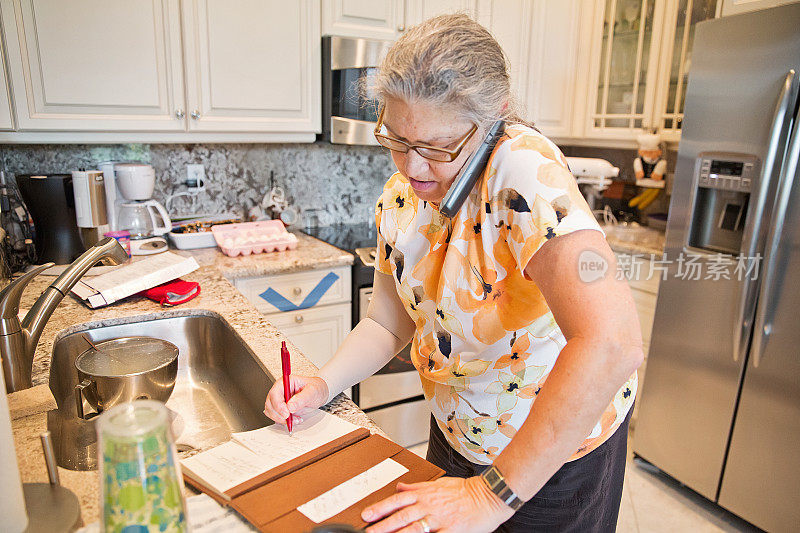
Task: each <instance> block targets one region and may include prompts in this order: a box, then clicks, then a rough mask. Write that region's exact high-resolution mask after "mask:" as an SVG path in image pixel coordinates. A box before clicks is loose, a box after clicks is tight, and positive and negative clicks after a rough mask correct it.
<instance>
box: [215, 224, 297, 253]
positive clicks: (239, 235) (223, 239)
mask: <svg viewBox="0 0 800 533" xmlns="http://www.w3.org/2000/svg"><path fill="white" fill-rule="evenodd" d="M211 232H212V233H213V234H214V239H216V241H217V245H218V246H219V247H220V248H221V249H222V251H223V252H224V253H225V255H229V256H232V257H235V256H237V255H250V254H259V253H262V252H275V251H279V252H280V251H284V250H290V249H294V248H296V247H297V237H296V236H294V235H293V234H291V233H289V232H288V231H286V227H285V226H284V225H283V222H281V221H280V220H264V221H259V222H243V223H240V224H225V225H222V226H213V227H212V228H211Z"/></svg>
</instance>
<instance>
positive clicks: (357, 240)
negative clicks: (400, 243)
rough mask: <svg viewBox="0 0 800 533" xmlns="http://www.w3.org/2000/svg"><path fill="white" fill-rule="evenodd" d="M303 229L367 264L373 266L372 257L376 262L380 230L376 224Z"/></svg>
mask: <svg viewBox="0 0 800 533" xmlns="http://www.w3.org/2000/svg"><path fill="white" fill-rule="evenodd" d="M303 231H304V232H305V233H307V234H308V235H311V236H312V237H316V238H317V239H319V240H321V241H324V242H327V243H328V244H331V245H333V246H336V247H337V248H341V249H342V250H345V251H348V252H350V253H352V254H355V255H356V256H357V257H359V258H360V259H361V260H362V261H363V262H364V263H365V264H366V265H367V266H372V265H371V264H370V261H369V258H370V257H372V260H373V262H374V252H373V250H374V249H375V246H376V245H377V242H378V231H377V230H376V229H375V224H369V223H361V224H337V225H334V226H321V227H319V228H316V229H313V230H303ZM365 249H366V250H365Z"/></svg>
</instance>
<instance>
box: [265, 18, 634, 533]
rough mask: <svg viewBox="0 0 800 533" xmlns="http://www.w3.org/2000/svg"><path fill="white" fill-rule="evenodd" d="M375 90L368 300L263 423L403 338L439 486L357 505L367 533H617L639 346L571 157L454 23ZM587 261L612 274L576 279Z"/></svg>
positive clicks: (357, 372) (499, 59) (486, 37)
mask: <svg viewBox="0 0 800 533" xmlns="http://www.w3.org/2000/svg"><path fill="white" fill-rule="evenodd" d="M373 89H374V90H375V91H376V93H377V95H378V98H379V100H380V101H381V103H382V105H383V109H382V111H381V116H380V119H379V122H378V127H377V128H376V137H377V138H378V140H379V142H380V143H381V144H382V145H384V146H386V147H388V148H389V149H390V150H391V155H392V159H393V161H394V163H395V165H396V166H397V170H398V172H397V173H395V174H394V175H393V176H391V177H390V178H389V180H388V182H387V183H386V185H385V187H384V191H383V194H382V195H381V197H380V199H379V201H378V204H377V208H376V221H377V225H378V230H379V237H378V260H377V265H376V273H375V281H374V293H373V301H372V303H371V304H370V307H369V312H368V316H367V318H366V319H364V320H363V321H361V322H360V323H359V324H358V325H357V326H356V328H354V329H353V331H352V332H351V333H350V334H349V335H348V337H347V338H346V339H345V341H344V343H343V344H342V346H341V347H340V348H339V350H338V351H337V353H336V355H335V356H334V358H333V359H332V360H331V361H330V362H329V363H328V364H326V365H325V366H324V367H323V368H322V369H321V370H320V373H319V375H318V376H317V377H301V376H292V386H293V390H294V391H295V392H296V393H295V395H294V396H293V397H292V398H291V400H290V401H289V402H288V405H287V404H286V403H284V402H283V398H282V390H281V388H280V387H279V386H278V384H276V386H275V387H273V389H272V390H271V391H270V393H269V394H268V398H267V402H266V408H265V413H266V414H267V416H269V417H270V418H272V419H273V420H275V421H276V422H279V423H283V421H284V420H285V419H286V417H288V416H289V415H290V412H291V413H292V415H293V416H295V417H296V418H298V419H299V418H301V417H302V414H303V412H304V411H305V410H306V409H309V408H314V407H318V406H320V405H322V404H324V403H326V402H327V401H329V400H330V399H331V398H332V397H333V396H334V395H335V394H337V393H338V392H340V391H342V390H344V389H345V388H346V387H349V386H350V385H352V384H353V383H356V382H358V381H360V380H362V379H363V378H365V377H367V376H369V375H371V374H372V373H374V372H375V371H377V370H378V369H380V368H381V367H382V366H383V365H384V364H385V363H386V362H387V361H388V360H389V359H390V358H391V357H392V356H393V355H394V354H396V353H397V352H398V351H399V350H400V349H401V348H402V347H403V346H405V344H406V343H407V342H408V341H409V340H411V341H412V350H411V352H412V359H413V362H414V365H415V366H416V368H417V370H418V371H419V373H420V378H421V381H422V385H423V390H424V392H425V397H426V399H427V400H428V402H429V405H430V407H431V411H432V414H433V417H432V423H431V436H430V442H429V450H428V459H429V460H430V461H431V462H433V463H435V464H437V465H438V466H440V467H442V468H443V469H444V470H445V471H446V473H447V476H446V477H443V478H440V479H438V480H436V481H433V482H429V483H419V484H413V485H405V484H402V483H400V484H398V492H397V493H396V494H395V495H394V496H392V497H390V498H387V499H385V500H383V501H382V502H379V503H377V504H375V505H372V506H370V507H369V508H367V509H365V510H364V511H363V514H362V516H363V518H364V519H365V520H366V521H368V522H372V523H373V524H372V525H371V526H370V528H369V531H374V532H379V531H396V530H400V531H415V532H427V531H439V530H447V531H492V530H495V529H497V528H500V529H501V530H509V531H514V530H519V531H530V530H532V529H536V530H539V529H544V530H556V531H567V530H572V531H613V530H614V528H615V524H616V519H617V513H618V509H619V502H620V496H621V492H622V481H623V475H624V468H625V453H626V430H627V423H628V415H629V412H630V409H631V406H632V404H633V400H634V393H635V391H636V384H637V382H636V368H637V367H638V366H639V364H640V363H641V361H642V349H641V345H642V339H641V336H640V333H639V325H638V320H637V318H636V314H635V311H634V306H633V301H632V299H631V296H630V293H629V291H628V288H627V284H626V283H625V282H624V281H620V280H617V279H615V276H614V275H613V273H614V265H615V262H614V255H613V253H612V252H611V250H610V249H609V248H608V245H607V244H606V242H605V239H604V236H603V234H602V232H601V231H600V228H599V226H598V225H597V223H596V222H595V219H594V217H593V216H592V213H591V212H590V210H589V209H588V207H587V205H586V202H585V201H584V199H583V198H582V197H581V195H580V193H579V191H578V189H577V185H576V184H575V180H574V178H573V177H572V175H571V174H570V173H569V171H568V169H567V166H566V160H565V159H564V156H563V155H562V154H561V152H560V151H559V150H558V148H557V147H556V146H555V145H554V144H553V143H552V142H551V141H549V140H548V139H546V138H545V137H544V136H543V135H541V134H540V133H539V132H538V131H536V130H534V129H532V128H530V127H527V126H525V125H524V124H522V123H520V122H521V121H519V120H518V119H516V118H515V115H514V114H513V111H512V110H513V106H512V98H511V92H510V84H509V77H508V73H507V68H506V62H505V57H504V55H503V52H502V50H501V49H500V47H499V45H498V44H497V42H496V41H495V40H494V39H493V38H492V37H491V35H490V34H489V33H488V32H487V31H486V30H485V29H484V28H482V27H481V26H480V25H478V24H477V23H475V22H473V21H472V20H471V19H469V18H468V17H466V16H463V15H450V16H442V17H437V18H434V19H431V20H428V21H426V22H424V23H422V24H421V25H419V26H417V27H414V28H411V29H410V30H409V31H408V32H407V33H406V34H405V35H403V36H402V37H401V38H400V39H399V40H398V41H397V42H396V43H395V44H394V45H393V46H392V48H391V50H390V51H389V52H388V54H387V57H386V59H385V60H384V62H383V64H382V66H381V68H380V72H379V75H378V77H377V80H376V85H375V87H373ZM500 118H502V119H505V120H506V123H507V127H506V129H505V134H504V136H503V137H502V138H501V140H500V142H498V144H497V146H496V148H495V149H494V151H493V153H492V156H491V158H490V160H489V164H488V165H487V169H486V170H485V171H484V174H483V175H482V177H481V180H480V181H479V183H478V185H477V186H476V187H475V189H474V190H473V191H472V193H471V194H470V196H469V197H468V199H467V200H466V202H465V203H464V205H463V206H462V207H461V209H460V210H459V211H458V213H457V214H456V215H455V216H454V217H453V218H452V219H448V218H446V217H444V216H443V215H442V214H441V213H439V211H438V203H439V202H440V201H441V200H442V199H443V197H444V195H445V193H446V192H447V190H448V188H449V187H450V185H451V184H452V183H453V181H454V180H455V177H456V175H457V174H458V172H459V170H460V169H461V168H462V167H463V165H464V163H465V162H466V161H467V159H468V158H469V156H470V155H471V153H472V152H473V151H474V150H475V149H476V147H477V146H478V145H479V143H480V142H481V141H482V139H483V137H484V136H485V134H486V132H487V131H488V129H489V127H490V126H491V125H492V124H493V123H494V122H495V121H496V120H498V119H500ZM589 263H591V264H592V265H594V266H598V265H599V266H600V267H601V270H600V272H603V271H602V266H603V265H605V268H606V269H607V270H605V273H604V275H602V274H601V275H600V276H599V279H594V278H595V277H597V276H592V277H587V276H583V279H584V280H586V281H583V280H582V279H581V277H582V274H586V273H587V272H589V273H595V274H596V271H586V272H584V271H582V270H581V268H582V265H583V266H586V265H587V264H589ZM534 400H535V401H534ZM490 466H491V467H493V468H491V469H489V467H490ZM485 470H486V472H485V473H484V471H485Z"/></svg>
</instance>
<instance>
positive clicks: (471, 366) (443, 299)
mask: <svg viewBox="0 0 800 533" xmlns="http://www.w3.org/2000/svg"><path fill="white" fill-rule="evenodd" d="M375 216H376V223H377V227H378V257H377V261H376V268H378V270H379V271H381V272H383V273H385V274H388V275H391V276H392V277H393V278H394V280H395V285H396V287H397V292H398V294H399V296H400V298H401V300H402V301H403V303H404V306H405V308H406V311H408V314H409V315H410V316H411V318H412V319H413V320H414V323H415V324H416V332H415V334H414V338H413V340H412V349H411V358H412V361H413V363H414V365H415V367H416V368H417V370H418V371H419V373H420V378H421V381H422V387H423V392H424V394H425V397H426V399H427V400H428V402H429V405H430V407H431V410H432V412H433V415H434V418H435V419H436V421H437V423H438V424H439V426H440V428H441V429H442V432H443V433H444V435H445V437H446V438H447V440H448V442H449V443H450V445H451V446H453V448H454V449H455V450H457V451H458V452H460V453H461V454H462V455H463V456H464V457H466V458H467V459H469V460H470V461H473V462H476V463H482V464H488V463H491V462H492V461H493V460H494V458H495V457H497V455H498V454H499V453H500V452H501V451H502V450H503V448H505V446H506V445H507V444H508V443H509V442H510V440H511V439H512V438H513V437H514V435H515V434H516V432H517V429H518V428H519V427H520V426H521V425H522V424H523V423H524V421H525V419H526V418H527V416H528V413H529V412H530V411H531V409H532V408H533V406H534V404H535V400H536V396H537V394H538V393H539V390H540V389H541V387H542V385H543V384H544V382H545V381H546V379H547V376H548V375H549V374H550V371H551V370H552V368H553V365H554V364H555V362H556V359H557V358H558V354H559V352H560V351H561V349H562V348H563V347H564V346H565V345H566V339H564V336H563V334H562V333H561V330H560V329H559V327H558V324H556V322H555V320H554V318H553V315H552V313H551V312H550V309H549V307H548V306H547V302H546V301H545V299H544V296H543V295H542V293H541V292H540V291H539V288H538V287H537V286H536V284H535V283H534V282H533V281H531V280H530V279H528V278H527V277H526V275H525V273H524V270H525V267H526V266H527V264H528V262H529V261H530V260H531V258H532V257H533V256H534V254H535V253H536V251H537V250H538V249H539V248H540V247H541V246H542V245H543V244H544V243H545V242H547V240H549V239H551V238H553V237H556V236H558V235H564V234H567V233H570V232H572V231H577V230H580V229H596V230H600V228H599V226H598V225H597V222H596V221H595V219H594V217H593V216H592V213H591V211H590V210H589V208H588V206H587V205H586V202H585V201H584V199H583V197H582V196H581V194H580V191H579V190H578V187H577V184H576V183H575V179H574V178H573V176H572V174H571V173H570V172H569V170H568V168H567V162H566V159H565V158H564V155H563V154H562V153H561V151H560V150H559V149H558V147H556V145H555V144H553V143H552V142H551V141H550V140H549V139H547V138H546V137H544V136H543V135H541V134H540V133H538V132H537V131H535V130H532V129H530V128H527V127H524V126H510V127H509V128H507V130H506V135H505V136H504V137H503V139H502V140H501V141H500V142H499V143H498V145H497V147H496V148H495V150H494V152H493V154H492V156H491V158H490V159H489V164H488V166H487V169H486V171H485V172H484V174H483V176H482V178H481V182H480V186H478V187H476V188H475V190H474V191H473V192H472V193H471V194H470V196H469V198H468V199H467V201H466V202H464V205H463V206H462V207H461V209H460V210H459V212H458V213H457V214H456V216H455V217H453V218H452V219H448V218H446V217H444V216H443V215H442V214H441V213H440V212H439V210H438V207H437V206H436V205H434V204H431V203H429V202H425V201H422V200H420V199H419V198H417V197H416V195H415V194H414V192H413V189H412V188H411V186H410V185H409V184H408V181H407V180H406V179H405V177H403V176H402V175H401V174H400V173H399V172H398V173H395V174H394V175H392V176H391V177H390V178H389V180H388V181H387V183H386V185H385V186H384V191H383V194H382V195H381V197H380V199H379V200H378V203H377V206H376V212H375ZM636 386H637V376H636V373H634V374H633V375H632V376H631V378H630V379H629V380H628V382H627V383H625V384H624V385H623V386H622V387H621V388H620V390H619V391H618V393H617V394H616V396H615V398H614V400H613V402H612V403H611V404H610V405H609V406H608V408H607V409H606V410H605V412H604V413H603V416H602V417H601V419H600V420H599V421H598V422H597V424H596V426H595V427H594V429H593V430H592V432H591V433H590V435H588V436H587V438H586V439H585V440H584V442H583V443H582V445H581V446H580V448H579V449H578V450H577V451H576V452H575V454H574V455H573V457H572V459H577V458H578V457H582V456H584V455H586V454H587V453H589V452H590V451H591V450H593V449H595V448H597V447H598V446H599V445H600V444H602V443H603V442H605V441H606V440H607V439H608V438H609V437H610V436H611V435H612V434H613V433H614V431H615V430H616V428H617V427H619V425H620V424H621V423H622V421H623V420H624V418H625V416H626V415H627V413H628V410H629V409H630V407H631V405H632V404H633V400H634V395H635V391H636Z"/></svg>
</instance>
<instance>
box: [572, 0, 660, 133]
mask: <svg viewBox="0 0 800 533" xmlns="http://www.w3.org/2000/svg"><path fill="white" fill-rule="evenodd" d="M666 4H667V2H666V0H596V1H595V2H593V6H592V7H593V9H589V10H587V11H591V13H588V12H587V13H584V16H585V17H591V18H590V20H591V21H592V29H591V34H590V35H591V37H590V40H589V42H590V46H591V50H590V54H589V57H590V58H591V65H590V69H589V86H588V88H589V94H588V100H587V101H588V104H589V109H588V113H587V114H586V117H585V121H586V122H585V131H584V134H583V136H584V137H587V138H605V139H624V140H634V139H635V138H636V136H637V135H638V134H639V133H641V129H642V128H648V127H652V126H653V124H652V117H653V109H654V96H655V88H656V85H657V81H658V71H659V69H658V59H659V52H660V44H661V39H662V33H663V22H664V14H665V10H666Z"/></svg>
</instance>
